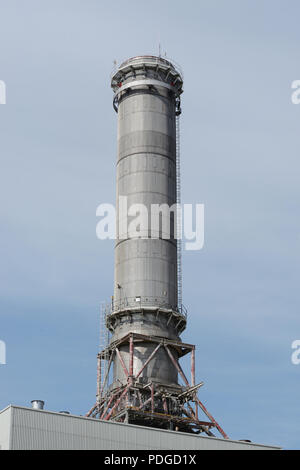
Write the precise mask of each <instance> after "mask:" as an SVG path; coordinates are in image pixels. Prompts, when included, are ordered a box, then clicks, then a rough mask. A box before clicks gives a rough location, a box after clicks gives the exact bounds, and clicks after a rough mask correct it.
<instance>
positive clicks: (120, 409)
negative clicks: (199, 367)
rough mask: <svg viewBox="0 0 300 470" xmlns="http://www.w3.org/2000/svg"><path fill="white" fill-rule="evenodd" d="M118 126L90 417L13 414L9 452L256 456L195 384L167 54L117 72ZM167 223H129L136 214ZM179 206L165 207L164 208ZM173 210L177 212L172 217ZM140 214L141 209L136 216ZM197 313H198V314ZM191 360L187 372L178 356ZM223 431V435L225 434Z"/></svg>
mask: <svg viewBox="0 0 300 470" xmlns="http://www.w3.org/2000/svg"><path fill="white" fill-rule="evenodd" d="M111 87H112V89H113V92H114V98H113V107H114V109H115V111H116V113H117V117H118V145H117V162H116V189H117V198H116V199H117V200H116V226H117V236H116V242H115V280H114V289H113V290H114V294H113V297H112V300H111V303H109V305H108V306H107V307H106V308H105V309H104V311H103V323H102V329H101V335H102V338H106V341H104V343H103V344H102V345H101V346H102V347H101V349H100V352H99V354H98V370H97V396H96V403H94V404H93V406H92V408H91V409H90V411H89V412H88V413H87V414H86V416H84V417H78V416H71V415H69V414H66V413H64V412H62V413H53V412H50V411H45V410H44V409H43V405H42V403H41V402H39V401H35V402H34V403H33V404H34V408H33V409H29V408H23V407H17V406H9V407H8V408H6V409H5V410H3V411H2V412H1V413H0V446H1V449H104V450H108V449H112V450H122V449H130V450H138V449H143V450H147V449H148V450H154V449H155V450H159V449H164V450H168V449H170V450H180V449H182V450H186V449H194V450H205V449H210V450H212V449H214V450H218V449H228V450H233V449H236V450H239V449H241V450H242V449H245V450H257V449H262V450H265V449H275V447H269V446H263V445H259V444H252V443H250V442H245V441H233V440H231V439H230V438H229V436H228V435H227V434H226V432H225V431H224V429H223V428H222V427H221V425H220V424H219V423H218V422H217V420H216V419H215V418H214V417H213V416H212V414H211V413H210V412H209V411H208V410H207V408H206V406H205V405H204V403H203V402H202V401H201V400H200V398H199V396H198V393H199V391H200V389H201V387H202V386H203V382H200V383H198V384H197V383H196V382H195V368H196V364H195V357H196V356H195V346H194V345H192V344H188V343H183V342H182V340H181V334H182V332H183V331H184V330H185V328H186V327H187V323H188V315H187V310H186V308H185V307H184V305H183V303H182V269H181V238H180V233H181V222H182V221H181V211H180V202H181V183H180V132H179V117H180V114H181V95H182V93H183V74H182V72H181V70H180V68H179V67H178V66H175V65H174V64H173V63H172V62H170V61H169V60H167V59H165V58H162V57H154V56H139V57H134V58H132V59H129V60H126V61H125V62H123V63H122V64H121V65H120V66H119V67H118V68H117V69H116V70H115V71H114V73H113V75H112V79H111ZM141 207H142V208H143V209H145V211H146V213H147V214H151V216H152V214H153V207H154V208H156V211H157V210H158V212H156V215H157V214H158V219H157V220H158V223H156V225H154V226H153V223H152V219H151V227H150V226H149V225H147V224H148V223H149V219H147V224H146V225H142V223H140V224H139V231H137V229H136V227H133V226H132V224H130V223H129V219H130V217H131V220H132V219H134V218H135V217H136V215H137V213H136V212H137V208H139V210H140V211H141ZM166 207H168V208H169V209H170V208H173V209H172V210H169V211H168V210H167V211H166V210H163V208H166ZM174 207H175V209H174ZM132 208H135V209H134V210H131V209H132ZM191 314H192V313H191ZM186 355H189V356H190V371H189V373H186V372H184V370H183V369H182V367H181V365H180V359H181V358H182V357H184V356H186ZM216 433H217V435H216Z"/></svg>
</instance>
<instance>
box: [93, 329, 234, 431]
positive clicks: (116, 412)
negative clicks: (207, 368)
mask: <svg viewBox="0 0 300 470" xmlns="http://www.w3.org/2000/svg"><path fill="white" fill-rule="evenodd" d="M141 341H147V342H152V343H156V348H155V349H154V351H153V353H152V354H151V356H149V358H148V359H147V361H146V362H145V363H144V364H143V366H142V368H141V369H140V371H139V372H138V373H137V375H136V376H134V375H133V360H134V347H135V344H137V343H139V342H141ZM124 344H129V351H130V362H129V370H128V369H127V367H126V365H125V363H124V360H123V358H122V356H121V353H120V350H119V347H120V346H121V345H124ZM160 348H165V350H166V351H167V353H168V355H169V357H170V360H171V362H172V363H173V364H174V366H175V367H176V369H177V371H178V373H179V375H180V376H181V378H182V380H183V382H184V384H185V386H181V385H175V386H173V387H172V386H166V385H164V384H159V383H154V382H149V383H148V384H143V383H141V381H140V380H139V378H140V376H141V374H142V372H143V370H144V369H145V368H146V367H147V365H148V364H149V363H150V361H151V360H152V359H153V358H154V356H155V355H156V353H157V351H158V350H159V349H160ZM172 350H176V352H177V354H178V357H179V358H180V357H183V356H185V355H186V354H188V353H191V384H190V383H189V381H188V380H187V378H186V376H185V374H184V372H183V370H182V368H181V366H180V364H179V362H178V360H177V359H176V357H175V356H174V354H173V352H172ZM117 358H118V360H119V361H120V362H121V365H122V368H123V370H124V372H125V375H126V377H127V383H126V384H121V385H120V386H119V387H116V388H114V389H113V388H109V389H106V385H107V382H108V377H109V372H110V368H111V364H112V362H113V361H114V360H116V359H117ZM106 361H108V367H107V372H106V375H105V378H104V381H103V384H101V368H102V365H103V362H106ZM202 385H203V382H201V383H199V384H197V385H196V384H195V346H194V345H191V344H185V343H181V342H177V341H172V340H168V339H166V338H158V337H153V336H146V335H141V334H137V333H130V334H128V335H126V336H124V337H123V338H122V339H120V340H118V341H116V342H115V343H112V344H110V345H109V346H108V347H107V348H106V349H104V350H103V351H101V352H100V353H99V354H98V373H97V402H96V404H95V405H94V406H93V408H92V409H91V410H90V411H89V412H88V413H87V414H86V416H87V417H93V418H99V419H102V420H105V421H108V420H113V421H117V422H124V423H132V424H139V425H142V426H150V427H156V428H162V429H171V430H175V431H183V432H190V433H197V434H200V433H205V434H207V435H208V436H214V434H213V432H212V431H211V430H212V429H214V428H216V429H217V430H218V431H219V433H220V434H221V435H222V437H223V438H225V439H228V436H227V434H226V433H225V432H224V431H223V429H222V428H221V426H220V425H219V424H218V423H217V421H216V420H215V419H214V418H213V416H212V415H211V414H210V413H209V412H208V411H207V409H206V408H205V406H204V405H203V403H202V402H201V401H200V400H199V398H198V396H197V392H198V389H199V388H200V387H201V386H202ZM200 410H201V411H202V412H203V413H204V414H205V415H206V417H207V418H208V421H203V420H201V419H200V418H199V411H200Z"/></svg>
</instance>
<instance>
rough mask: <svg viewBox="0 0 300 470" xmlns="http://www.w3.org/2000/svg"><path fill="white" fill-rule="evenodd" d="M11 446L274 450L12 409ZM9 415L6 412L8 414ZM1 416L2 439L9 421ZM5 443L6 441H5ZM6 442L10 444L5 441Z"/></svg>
mask: <svg viewBox="0 0 300 470" xmlns="http://www.w3.org/2000/svg"><path fill="white" fill-rule="evenodd" d="M9 410H11V411H12V420H11V426H12V428H11V445H10V448H11V449H14V450H18V449H24V450H26V449H32V450H34V449H40V450H47V449H49V450H51V449H53V450H54V449H67V450H68V449H71V450H72V449H73V450H74V449H89V450H93V449H95V450H138V449H141V450H207V449H215V450H218V449H220V450H221V449H228V450H231V449H233V450H234V449H236V450H238V449H241V450H242V449H245V450H256V449H262V450H264V449H266V450H267V449H271V448H270V447H267V446H260V445H254V444H247V443H242V442H236V441H225V440H223V439H214V438H209V437H200V436H191V435H187V434H184V433H176V432H172V431H163V430H157V429H150V428H144V427H141V426H134V425H125V424H118V423H113V422H104V421H99V420H94V419H88V418H83V417H78V416H68V415H63V414H59V413H52V412H48V411H37V410H32V409H29V408H21V407H11V408H9V409H8V411H9ZM5 413H6V414H7V413H8V412H7V411H6V412H5ZM5 413H2V414H0V439H1V436H7V435H8V429H9V425H10V423H9V420H8V419H7V416H8V415H7V416H6V419H2V420H1V416H2V415H3V416H4V417H5ZM3 442H4V443H5V438H4V440H3ZM6 442H7V441H6Z"/></svg>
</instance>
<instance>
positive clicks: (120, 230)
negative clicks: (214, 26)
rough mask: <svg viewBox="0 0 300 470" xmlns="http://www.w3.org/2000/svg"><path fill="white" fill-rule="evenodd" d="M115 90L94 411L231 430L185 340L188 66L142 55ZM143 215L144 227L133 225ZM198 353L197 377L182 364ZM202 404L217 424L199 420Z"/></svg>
mask: <svg viewBox="0 0 300 470" xmlns="http://www.w3.org/2000/svg"><path fill="white" fill-rule="evenodd" d="M111 87H112V89H113V91H114V100H113V106H114V109H115V111H116V112H117V115H118V150H117V163H116V168H117V211H116V216H117V224H116V226H117V239H116V244H115V283H114V296H113V301H112V305H111V308H110V311H109V312H108V314H107V315H106V326H107V328H108V329H109V331H110V333H111V339H110V343H109V345H108V346H107V347H106V348H105V349H104V350H103V351H101V352H100V354H99V355H98V389H97V403H96V405H95V406H94V407H93V408H92V409H91V410H90V412H89V413H88V414H87V416H93V417H96V416H98V417H99V418H101V419H104V420H110V419H113V420H115V421H119V422H130V423H135V424H142V425H146V426H147V425H148V426H153V427H160V428H166V429H176V430H180V431H186V432H198V433H199V432H205V433H206V434H208V435H210V436H211V435H213V434H212V432H211V428H213V427H217V429H218V430H219V431H220V433H221V434H222V435H223V437H227V436H226V434H225V433H224V431H223V430H222V429H221V428H220V426H219V425H218V424H217V423H216V421H215V420H214V418H213V417H212V416H211V415H210V414H209V413H208V412H207V410H206V408H205V407H204V405H203V404H202V403H201V402H200V400H199V399H198V397H197V390H198V389H199V388H200V386H201V385H203V383H200V384H198V385H196V383H195V346H193V345H190V344H184V343H182V341H181V339H180V335H181V333H182V331H183V330H184V329H185V327H186V311H185V309H184V307H183V306H182V305H181V269H180V240H177V238H178V236H177V234H179V233H180V231H178V230H177V229H178V223H179V222H180V218H179V217H178V215H179V214H180V211H179V210H178V208H177V207H176V203H180V200H179V194H180V174H179V134H178V129H179V115H180V113H181V104H180V97H181V94H182V92H183V77H182V73H181V72H180V70H179V68H178V67H177V66H174V65H173V64H172V63H171V62H170V61H169V60H166V59H164V58H161V57H153V56H139V57H134V58H132V59H129V60H127V61H126V62H123V63H122V64H121V65H120V67H119V68H118V70H117V71H115V72H114V74H113V76H112V80H111ZM174 205H175V206H174ZM174 207H175V209H174ZM154 213H155V214H156V216H158V219H156V223H154V221H153V218H152V216H153V214H154ZM145 214H146V215H145ZM136 217H139V218H140V219H139V220H140V224H139V230H137V227H136V224H131V222H132V221H134V220H136ZM145 219H146V223H144V222H145ZM157 220H158V222H157ZM142 222H143V223H142ZM189 353H190V354H191V382H189V381H188V379H187V377H186V376H185V374H184V372H183V370H182V368H181V366H180V365H179V359H180V358H181V357H183V356H185V355H186V354H189ZM112 365H113V373H112V374H111V372H110V370H111V368H112V367H111V366H112ZM111 375H112V377H111ZM179 377H180V378H181V381H183V385H181V384H180V382H179ZM110 378H111V380H110ZM109 382H110V383H109ZM108 384H109V386H108ZM199 407H200V409H202V411H204V413H205V414H206V416H208V417H209V421H208V422H207V421H205V422H204V421H199V418H198V408H199Z"/></svg>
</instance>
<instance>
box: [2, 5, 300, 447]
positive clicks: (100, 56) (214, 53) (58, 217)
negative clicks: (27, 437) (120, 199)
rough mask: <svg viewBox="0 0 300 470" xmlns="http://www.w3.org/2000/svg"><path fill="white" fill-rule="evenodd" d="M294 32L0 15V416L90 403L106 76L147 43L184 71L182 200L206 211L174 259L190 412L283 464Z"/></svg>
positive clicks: (141, 14) (259, 24)
mask: <svg viewBox="0 0 300 470" xmlns="http://www.w3.org/2000/svg"><path fill="white" fill-rule="evenodd" d="M299 15H300V4H299V2H298V1H296V0H295V1H294V0H289V1H288V2H284V1H283V0H281V1H277V0H264V1H262V0H259V1H258V0H236V1H233V0H227V1H224V0H206V1H199V0H197V1H196V0H193V1H192V0H188V1H186V2H184V3H183V2H181V1H179V0H172V1H170V0H164V1H158V0H152V1H151V2H150V3H149V2H145V1H141V0H140V1H136V0H130V2H129V4H128V2H127V3H124V2H121V1H119V0H115V1H114V2H111V1H99V0H85V1H83V0H81V1H79V0H65V1H63V2H62V1H59V0H51V1H50V0H43V1H40V0H19V1H17V0H6V1H5V0H0V80H4V81H5V82H6V85H7V104H6V105H0V155H1V167H0V168H1V172H0V191H1V206H0V224H1V245H0V275H1V282H0V340H3V341H5V342H6V344H7V365H5V366H4V365H0V408H4V407H5V406H6V405H7V404H9V403H14V404H19V405H25V406H27V405H28V404H29V402H30V400H32V399H44V400H45V401H46V407H47V408H48V409H50V410H54V411H60V410H69V411H70V412H72V413H74V414H84V413H86V412H87V411H88V410H89V408H90V407H91V406H92V405H93V403H94V402H95V393H96V354H97V347H98V329H99V318H98V317H99V304H100V302H101V301H106V300H109V298H110V296H111V295H112V290H113V242H112V241H99V240H97V238H96V234H95V229H96V223H97V219H96V216H95V213H96V207H97V206H98V205H99V204H100V203H102V202H108V203H113V202H114V198H115V180H114V179H115V156H116V115H115V112H114V111H113V108H112V91H111V89H110V74H111V71H112V69H113V61H114V60H117V61H118V63H119V62H120V61H122V60H124V59H126V58H128V57H132V56H134V55H140V54H157V53H158V48H159V43H161V47H162V51H163V52H164V51H166V53H167V56H168V57H170V58H173V59H174V60H175V61H176V62H178V63H179V64H180V65H181V67H182V68H183V70H184V79H185V83H184V89H185V92H184V95H183V114H182V119H181V144H182V147H181V155H182V193H183V200H184V201H185V202H188V203H204V204H205V211H206V212H205V217H206V220H205V222H206V226H205V247H204V249H203V250H202V251H199V252H186V253H184V256H183V275H184V304H185V305H186V307H187V308H188V311H189V320H188V328H187V330H186V332H185V333H184V340H185V341H188V342H189V343H194V344H196V345H197V380H198V381H200V380H204V382H205V387H204V388H203V389H201V393H200V397H201V398H202V400H203V401H204V402H205V404H206V406H207V408H208V409H209V411H210V412H211V413H212V414H213V415H214V416H215V418H216V419H217V420H218V421H219V422H220V424H221V425H222V427H223V428H224V429H225V431H226V432H227V434H229V435H230V437H232V438H236V439H245V438H247V439H251V440H252V441H257V442H262V443H269V444H279V445H283V446H284V447H287V448H300V438H299V435H300V423H299V414H300V413H299V408H300V405H299V396H300V380H299V379H300V365H299V366H295V365H292V363H291V354H292V349H291V343H292V342H293V341H294V340H295V339H300V319H299V306H300V301H299V274H300V268H299V266H300V256H299V244H300V220H299V202H300V201H299V199H300V197H299V196H300V190H299V171H300V163H299V148H300V141H299V123H300V105H298V106H297V105H293V104H292V103H291V83H292V81H293V80H296V79H300V70H299V40H300V32H299Z"/></svg>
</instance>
